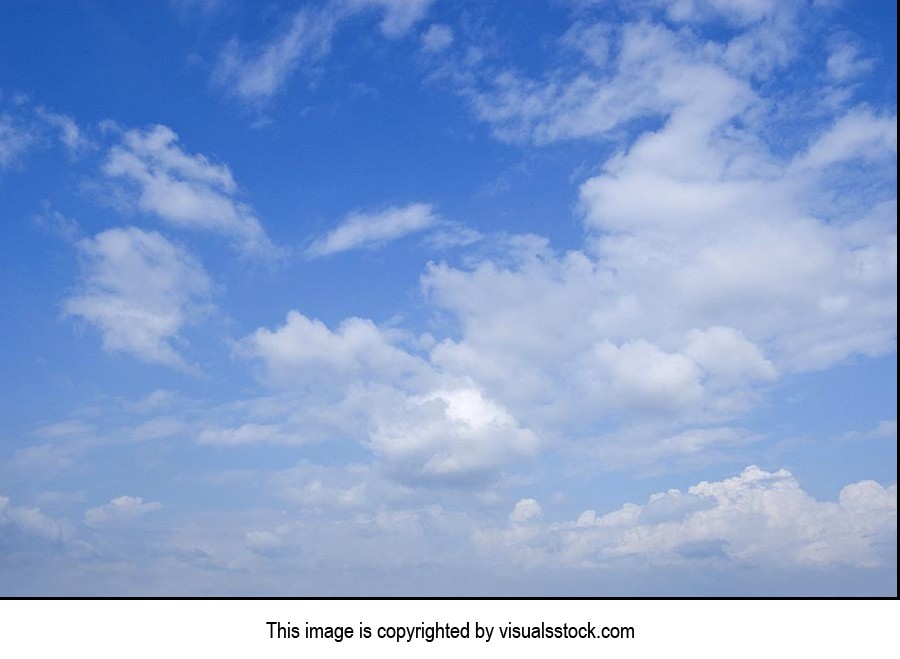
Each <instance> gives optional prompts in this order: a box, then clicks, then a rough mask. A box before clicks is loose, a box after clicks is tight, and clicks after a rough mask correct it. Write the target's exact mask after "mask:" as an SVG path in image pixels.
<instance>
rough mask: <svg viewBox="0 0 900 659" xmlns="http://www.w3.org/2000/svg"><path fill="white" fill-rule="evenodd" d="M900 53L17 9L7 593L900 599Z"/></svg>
mask: <svg viewBox="0 0 900 659" xmlns="http://www.w3.org/2000/svg"><path fill="white" fill-rule="evenodd" d="M896 48H897V42H896V5H895V3H892V2H871V3H869V2H867V3H852V2H840V1H838V0H818V1H807V0H789V1H779V2H775V1H774V0H642V1H640V2H622V3H616V2H612V1H610V2H599V1H597V2H592V1H590V0H556V1H554V2H538V1H536V0H535V1H534V2H521V3H505V2H447V1H444V0H320V1H318V2H288V1H283V2H271V3H255V2H254V3H251V2H242V1H240V0H170V1H169V2H158V3H125V4H123V3H112V2H99V1H97V2H82V3H52V2H42V3H4V4H3V6H2V8H0V213H2V216H3V225H2V231H3V240H2V241H0V264H2V265H0V268H2V270H0V275H2V276H0V281H2V283H0V286H2V291H3V308H4V312H5V313H4V322H3V323H2V325H0V350H2V359H0V374H2V377H3V380H4V382H5V383H6V384H5V386H4V395H3V396H2V397H0V439H2V444H0V593H3V594H8V595H18V594H24V595H39V594H57V595H62V594H80V595H93V594H106V595H238V594H240V595H330V594H340V595H352V594H355V595H392V594H426V595H503V594H511V595H522V594H531V595H591V594H594V595H702V594H707V595H800V594H818V595H821V594H830V595H883V594H896V584H897V564H896V549H897V488H896V481H897V454H896V444H897V426H896V417H897V411H896V394H897V386H896V383H897V361H896V359H897V357H896V320H897V303H896V300H897V297H896V296H897V247H896V245H897V238H896V236H897V224H896V170H897V166H896V158H897V115H896V108H897V88H896V78H897V70H896V61H897V53H896Z"/></svg>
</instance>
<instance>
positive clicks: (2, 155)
mask: <svg viewBox="0 0 900 659" xmlns="http://www.w3.org/2000/svg"><path fill="white" fill-rule="evenodd" d="M33 141H34V136H33V135H32V134H31V132H29V131H28V130H27V129H26V128H25V127H24V126H21V125H19V124H18V123H17V122H14V121H13V119H12V117H10V116H9V115H6V114H0V168H6V167H11V166H13V165H15V164H17V162H18V158H19V157H20V156H21V155H22V154H23V153H24V152H25V151H26V150H27V149H28V147H29V145H31V143H32V142H33Z"/></svg>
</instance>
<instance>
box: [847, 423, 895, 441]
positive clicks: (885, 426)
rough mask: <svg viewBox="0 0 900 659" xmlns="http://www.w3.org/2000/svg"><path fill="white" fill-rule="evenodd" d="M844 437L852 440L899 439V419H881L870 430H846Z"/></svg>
mask: <svg viewBox="0 0 900 659" xmlns="http://www.w3.org/2000/svg"><path fill="white" fill-rule="evenodd" d="M841 438H842V439H848V440H851V441H857V440H868V439H893V440H895V441H896V439H897V420H896V419H892V420H890V421H888V420H884V421H879V422H878V425H876V426H875V427H874V428H872V429H870V430H851V431H849V432H845V433H844V434H843V435H842V436H841Z"/></svg>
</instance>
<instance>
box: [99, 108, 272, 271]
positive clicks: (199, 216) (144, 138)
mask: <svg viewBox="0 0 900 659" xmlns="http://www.w3.org/2000/svg"><path fill="white" fill-rule="evenodd" d="M103 172H104V174H105V175H106V176H108V177H109V178H111V179H118V180H124V181H125V182H126V183H127V184H128V186H129V190H130V191H131V192H133V193H134V196H135V202H136V205H137V207H138V208H139V209H140V210H142V211H144V212H146V213H151V214H153V215H156V216H158V217H159V218H161V219H162V220H164V221H165V222H167V223H169V224H170V225H172V226H174V227H178V228H183V229H199V230H203V231H210V232H214V233H219V234H223V235H225V236H229V237H230V238H232V239H233V240H234V241H235V242H236V243H237V244H238V246H239V247H240V249H241V250H242V251H244V252H245V253H247V254H253V255H261V256H269V255H272V254H273V253H274V252H275V248H274V246H273V245H272V243H271V241H270V240H269V238H268V236H267V235H266V233H265V231H264V230H263V228H262V225H261V224H260V221H259V219H258V218H257V217H256V215H255V214H254V212H253V210H252V209H251V208H250V207H249V206H248V205H247V204H245V203H243V202H241V201H238V200H237V199H236V195H237V191H238V189H237V184H236V183H235V181H234V177H233V176H232V174H231V170H230V169H229V168H228V166H227V165H219V164H215V163H212V162H210V160H209V159H208V158H207V157H206V156H204V155H202V154H189V153H186V152H185V151H184V150H182V148H181V147H180V146H179V144H178V136H177V135H176V134H175V132H174V131H173V130H172V129H171V128H168V127H167V126H160V125H157V126H153V127H151V128H148V129H146V130H130V131H127V132H126V133H125V134H124V135H123V138H122V141H121V143H120V144H118V145H116V146H114V147H112V148H111V149H110V151H109V154H108V155H107V158H106V162H105V163H104V166H103Z"/></svg>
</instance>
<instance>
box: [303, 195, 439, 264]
mask: <svg viewBox="0 0 900 659" xmlns="http://www.w3.org/2000/svg"><path fill="white" fill-rule="evenodd" d="M439 222H440V218H439V217H438V216H437V214H436V213H435V212H434V209H433V208H432V207H431V205H430V204H420V203H414V204H409V205H407V206H391V207H390V208H387V209H385V210H383V211H376V212H370V213H364V212H359V211H357V212H353V213H350V214H349V215H348V216H347V217H346V218H344V220H343V221H342V222H341V223H340V224H339V225H338V226H337V227H335V228H334V229H332V230H331V231H330V232H328V233H327V234H326V235H325V236H323V237H321V238H319V239H317V240H316V241H314V242H313V244H312V245H310V247H309V249H308V250H307V254H308V255H309V256H329V255H332V254H337V253H338V252H345V251H347V250H352V249H374V248H376V247H381V246H383V245H385V244H386V243H389V242H391V241H393V240H398V239H399V238H402V237H404V236H407V235H409V234H412V233H417V232H420V231H424V230H426V229H429V228H432V227H434V226H436V225H437V224H438V223H439Z"/></svg>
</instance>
